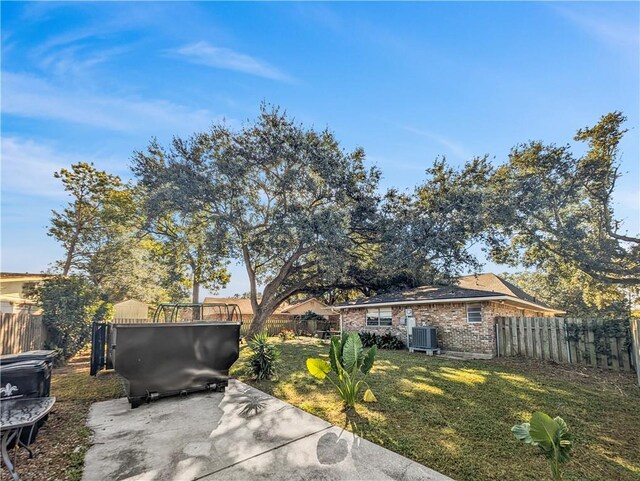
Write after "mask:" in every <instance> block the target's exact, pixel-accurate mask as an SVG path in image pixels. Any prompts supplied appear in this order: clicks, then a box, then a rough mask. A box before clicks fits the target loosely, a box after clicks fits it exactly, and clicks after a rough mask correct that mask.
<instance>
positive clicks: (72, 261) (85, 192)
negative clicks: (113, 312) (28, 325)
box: [48, 162, 172, 302]
mask: <svg viewBox="0 0 640 481" xmlns="http://www.w3.org/2000/svg"><path fill="white" fill-rule="evenodd" d="M54 175H55V177H56V178H58V179H61V181H62V183H63V186H64V188H65V190H66V191H67V192H69V194H70V196H71V197H72V199H71V201H70V202H69V204H68V205H67V206H66V207H65V208H64V209H63V210H62V211H55V210H54V211H53V216H52V219H51V226H50V227H49V231H48V234H49V235H50V236H52V237H54V238H55V239H56V240H58V241H59V242H60V243H61V244H62V246H63V248H64V250H65V254H64V259H63V260H61V261H59V262H58V263H56V268H57V271H58V272H61V273H62V274H63V275H68V274H70V273H77V274H80V275H83V276H85V277H86V278H87V279H88V280H89V281H91V282H92V284H93V285H94V286H95V287H97V288H98V290H99V291H100V292H102V293H105V294H107V296H108V298H109V299H110V300H111V301H120V300H123V299H126V298H135V299H140V300H142V301H146V302H159V301H163V300H168V298H170V297H172V296H171V295H169V292H168V290H167V289H166V288H165V287H166V284H167V282H166V277H167V272H166V269H164V268H163V267H162V266H161V265H160V264H159V262H158V261H159V259H160V257H159V256H157V255H155V253H157V250H158V248H157V246H156V245H154V241H153V239H149V238H145V234H144V232H143V231H141V227H142V223H143V221H144V216H143V215H142V214H141V212H140V209H139V202H140V201H139V198H138V197H139V196H137V195H136V193H135V191H134V190H133V189H131V188H130V187H129V186H128V185H125V184H124V183H123V182H122V181H121V179H120V178H119V177H118V176H115V175H111V174H108V173H106V172H104V171H100V170H97V169H96V168H95V167H94V166H93V164H88V163H85V162H80V163H78V164H73V165H72V166H71V168H70V169H62V170H60V172H56V173H55V174H54Z"/></svg>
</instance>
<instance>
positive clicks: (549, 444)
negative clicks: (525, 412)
mask: <svg viewBox="0 0 640 481" xmlns="http://www.w3.org/2000/svg"><path fill="white" fill-rule="evenodd" d="M529 424H531V426H530V427H529V435H530V436H531V439H533V441H535V442H536V443H537V444H538V445H539V446H540V447H541V448H542V449H543V450H544V451H547V452H552V451H553V447H554V445H555V438H556V432H557V431H558V430H559V429H560V426H559V425H558V423H556V422H555V421H554V420H553V419H552V418H551V416H549V415H548V414H545V413H543V412H539V411H538V412H535V413H533V415H532V416H531V421H530V423H529Z"/></svg>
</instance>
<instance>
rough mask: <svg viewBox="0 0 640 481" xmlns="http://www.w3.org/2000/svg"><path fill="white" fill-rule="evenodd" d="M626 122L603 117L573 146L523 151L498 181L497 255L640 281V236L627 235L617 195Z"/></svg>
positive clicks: (606, 278)
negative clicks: (581, 147) (582, 148)
mask: <svg viewBox="0 0 640 481" xmlns="http://www.w3.org/2000/svg"><path fill="white" fill-rule="evenodd" d="M625 120H626V119H625V117H624V116H623V115H622V114H621V113H620V112H613V113H610V114H607V115H605V116H603V117H602V118H601V119H600V121H599V122H598V123H597V124H596V125H595V126H594V127H590V128H589V127H587V128H584V129H581V130H579V131H578V133H577V134H576V136H575V138H574V140H576V141H579V142H584V143H586V144H587V151H586V153H585V154H584V155H582V156H576V155H574V154H573V153H572V151H571V148H570V147H569V146H568V145H566V146H556V145H553V144H550V145H545V144H543V143H542V142H540V141H535V142H530V143H528V144H522V145H518V146H516V147H515V148H514V149H513V150H512V151H511V154H510V156H509V161H508V162H507V163H506V164H505V165H503V166H500V167H499V168H498V169H497V171H496V172H495V174H494V176H493V178H492V193H491V200H490V202H488V203H487V206H488V207H489V208H490V209H491V214H492V215H491V217H492V220H493V225H494V226H495V227H496V228H497V229H496V230H495V231H494V234H495V235H493V236H492V239H491V240H492V248H493V252H492V253H493V257H494V259H496V260H498V261H507V262H510V263H512V264H516V263H519V262H523V263H524V264H525V265H527V266H537V267H544V265H545V264H546V263H552V264H553V263H557V262H560V263H567V264H569V265H570V266H571V267H574V268H576V269H578V270H581V271H582V272H584V273H586V274H588V275H590V276H591V277H593V278H594V279H596V280H598V281H600V282H604V283H610V284H624V285H638V284H640V236H639V235H637V234H635V235H633V234H629V233H628V232H625V231H624V228H623V223H622V221H621V220H618V219H616V218H615V216H614V210H613V206H612V195H613V192H614V189H615V187H616V181H617V180H618V178H619V177H620V172H619V169H620V165H619V160H618V154H619V142H620V139H621V138H622V136H623V135H624V133H625V132H626V131H625V130H624V129H623V128H622V124H623V123H624V121H625Z"/></svg>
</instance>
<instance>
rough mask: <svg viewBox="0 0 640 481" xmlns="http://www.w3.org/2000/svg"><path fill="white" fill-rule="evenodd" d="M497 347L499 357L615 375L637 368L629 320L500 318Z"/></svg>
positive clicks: (497, 324) (497, 319) (497, 321)
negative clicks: (603, 371) (600, 370)
mask: <svg viewBox="0 0 640 481" xmlns="http://www.w3.org/2000/svg"><path fill="white" fill-rule="evenodd" d="M631 322H634V321H633V320H632V321H631ZM496 345H497V354H498V356H525V357H532V358H537V359H546V360H550V361H556V362H562V363H570V364H578V365H584V366H593V367H600V368H604V369H611V370H614V371H633V370H634V366H635V362H634V359H632V353H633V350H632V345H633V341H632V336H631V331H630V330H629V325H628V322H627V321H626V320H607V321H604V320H601V319H596V320H585V319H573V318H559V317H498V318H496Z"/></svg>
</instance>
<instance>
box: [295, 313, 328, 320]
mask: <svg viewBox="0 0 640 481" xmlns="http://www.w3.org/2000/svg"><path fill="white" fill-rule="evenodd" d="M300 320H301V321H325V320H326V319H325V318H324V316H321V315H320V314H318V313H316V312H313V311H307V312H305V313H304V314H302V316H300Z"/></svg>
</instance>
